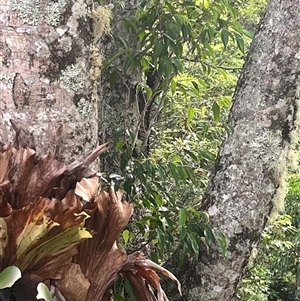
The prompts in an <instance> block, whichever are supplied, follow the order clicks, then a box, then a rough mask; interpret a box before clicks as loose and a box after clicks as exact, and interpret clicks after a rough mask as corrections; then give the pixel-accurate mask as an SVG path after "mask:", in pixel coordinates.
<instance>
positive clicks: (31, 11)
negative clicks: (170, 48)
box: [11, 0, 67, 26]
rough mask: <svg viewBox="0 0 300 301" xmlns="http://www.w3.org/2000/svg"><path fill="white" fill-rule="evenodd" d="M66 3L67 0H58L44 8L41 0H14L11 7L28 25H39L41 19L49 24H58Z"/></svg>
mask: <svg viewBox="0 0 300 301" xmlns="http://www.w3.org/2000/svg"><path fill="white" fill-rule="evenodd" d="M66 4H67V1H66V0H58V1H57V2H52V3H49V4H48V5H47V6H46V8H45V9H42V7H41V1H40V0H19V1H14V2H13V3H12V6H11V8H12V10H13V11H16V13H17V15H18V16H19V18H20V19H21V20H22V22H23V23H26V24H28V25H37V24H38V23H39V21H43V22H45V23H47V24H48V25H52V26H58V25H59V21H60V19H61V15H62V14H63V12H64V8H65V6H66Z"/></svg>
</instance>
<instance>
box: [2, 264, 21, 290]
mask: <svg viewBox="0 0 300 301" xmlns="http://www.w3.org/2000/svg"><path fill="white" fill-rule="evenodd" d="M21 276H22V275H21V271H20V270H19V268H18V267H16V266H9V267H7V268H6V269H4V270H3V271H2V272H0V289H4V288H7V287H11V286H12V285H13V284H14V283H15V282H16V281H17V280H18V279H20V278H21Z"/></svg>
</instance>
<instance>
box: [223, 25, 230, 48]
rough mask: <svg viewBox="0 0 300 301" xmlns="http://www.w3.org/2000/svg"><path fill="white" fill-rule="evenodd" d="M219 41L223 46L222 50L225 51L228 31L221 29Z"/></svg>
mask: <svg viewBox="0 0 300 301" xmlns="http://www.w3.org/2000/svg"><path fill="white" fill-rule="evenodd" d="M221 39H222V42H223V45H224V49H226V48H227V45H228V41H229V31H228V30H227V29H225V28H222V30H221Z"/></svg>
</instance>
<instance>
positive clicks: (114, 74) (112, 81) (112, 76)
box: [109, 71, 119, 89]
mask: <svg viewBox="0 0 300 301" xmlns="http://www.w3.org/2000/svg"><path fill="white" fill-rule="evenodd" d="M118 79H119V73H118V72H115V71H113V72H111V73H110V75H109V85H110V88H111V89H112V88H113V87H114V85H115V83H116V81H117V80H118Z"/></svg>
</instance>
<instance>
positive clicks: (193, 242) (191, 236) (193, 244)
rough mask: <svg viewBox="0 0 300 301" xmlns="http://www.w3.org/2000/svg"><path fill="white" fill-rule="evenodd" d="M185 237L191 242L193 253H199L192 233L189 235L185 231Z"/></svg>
mask: <svg viewBox="0 0 300 301" xmlns="http://www.w3.org/2000/svg"><path fill="white" fill-rule="evenodd" d="M187 237H188V238H189V241H190V243H191V246H192V249H193V251H194V252H195V254H196V255H197V256H198V255H199V244H198V242H197V241H196V239H195V237H194V235H191V234H190V233H187Z"/></svg>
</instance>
